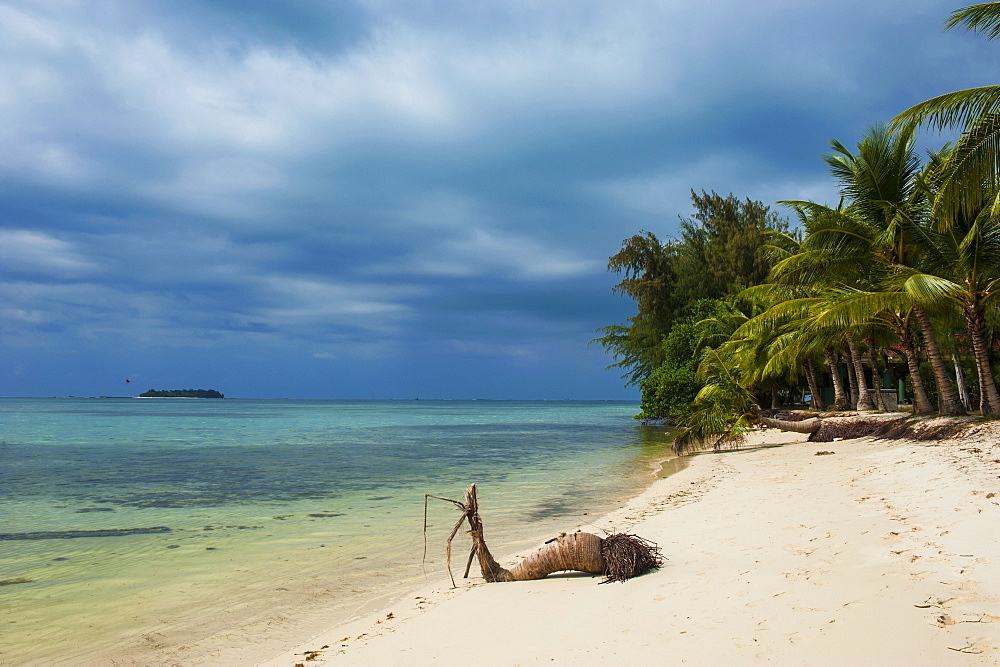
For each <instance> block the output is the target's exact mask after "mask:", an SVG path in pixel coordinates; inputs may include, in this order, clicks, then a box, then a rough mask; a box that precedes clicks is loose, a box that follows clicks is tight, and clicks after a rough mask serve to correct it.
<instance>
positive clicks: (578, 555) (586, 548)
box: [424, 484, 663, 586]
mask: <svg viewBox="0 0 1000 667" xmlns="http://www.w3.org/2000/svg"><path fill="white" fill-rule="evenodd" d="M429 498H436V499H438V500H444V501H447V502H450V503H453V504H454V505H455V506H456V507H458V509H460V510H461V511H462V516H461V518H460V519H459V520H458V522H457V523H456V524H455V526H454V528H452V529H451V534H450V535H449V536H448V542H447V548H446V556H447V566H448V575H449V576H450V577H451V584H452V586H454V585H455V577H454V575H453V574H452V572H451V543H452V540H454V539H455V535H457V534H458V531H459V530H460V529H461V527H462V524H464V523H465V522H468V524H469V531H468V532H469V536H470V537H471V538H472V551H471V552H470V553H469V560H468V563H467V564H466V567H465V576H466V577H468V576H469V570H470V568H471V567H472V562H473V560H477V559H478V561H479V569H480V571H481V572H482V575H483V579H485V580H486V581H487V582H496V581H529V580H533V579H542V578H544V577H546V576H547V575H549V574H551V573H553V572H561V571H564V570H572V571H577V572H588V573H590V574H603V575H604V577H605V578H604V581H602V582H601V583H607V582H610V581H625V580H627V579H631V578H632V577H637V576H639V575H640V574H645V573H646V572H648V571H649V570H651V569H654V568H658V567H660V565H661V564H662V562H663V559H662V557H661V556H660V549H659V547H657V546H656V545H655V544H654V543H652V542H650V541H648V540H645V539H643V538H641V537H638V536H636V535H627V534H623V533H617V534H613V535H608V536H607V537H603V538H602V537H600V536H598V535H594V534H593V533H584V532H579V531H578V532H575V533H560V534H559V535H558V536H556V537H553V538H552V539H551V540H548V541H547V542H545V544H543V545H542V546H541V547H539V548H538V550H537V551H535V552H534V553H533V554H531V555H530V556H528V557H527V558H525V559H523V560H522V561H521V562H520V563H518V564H517V565H515V566H514V567H513V568H512V569H510V570H508V569H506V568H504V567H502V566H501V565H500V564H499V563H497V561H496V559H494V558H493V555H492V554H491V553H490V550H489V547H488V546H486V538H485V537H484V535H483V522H482V519H480V518H479V500H478V499H477V497H476V485H475V484H473V485H472V486H470V487H469V488H468V489H467V490H466V492H465V499H464V500H463V501H461V502H459V501H457V500H452V499H451V498H442V497H441V496H433V495H430V494H426V495H425V496H424V540H425V542H424V544H425V551H426V534H427V499H429Z"/></svg>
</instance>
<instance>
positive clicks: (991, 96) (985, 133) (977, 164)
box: [892, 2, 1000, 215]
mask: <svg viewBox="0 0 1000 667" xmlns="http://www.w3.org/2000/svg"><path fill="white" fill-rule="evenodd" d="M962 27H964V28H965V29H966V31H974V32H979V33H980V34H982V35H984V36H985V37H986V38H987V39H989V40H997V39H1000V2H986V3H981V4H976V5H970V6H968V7H963V8H962V9H958V10H956V11H954V12H952V14H951V17H950V18H949V19H948V20H947V21H946V22H945V30H950V29H952V28H962ZM892 122H893V125H894V126H895V127H906V128H913V127H915V126H918V125H926V126H929V127H931V128H933V129H938V130H944V129H958V130H960V131H961V132H962V134H961V138H960V139H959V141H958V143H957V145H956V150H955V151H954V152H953V153H952V154H951V155H950V156H949V161H948V164H947V169H946V173H947V175H946V177H945V178H944V180H943V181H942V184H941V188H940V191H939V193H938V197H937V198H936V199H935V202H934V208H935V210H937V209H941V208H944V209H946V210H947V211H948V213H949V214H950V215H954V214H955V213H956V212H957V211H958V210H961V209H965V208H966V207H967V206H970V205H971V206H973V207H978V205H979V203H980V202H981V201H982V199H983V193H984V192H989V193H991V194H992V195H993V196H992V197H991V199H990V207H991V208H992V209H993V211H994V213H1000V189H998V188H997V185H998V184H1000V170H998V164H1000V86H998V85H990V86H981V87H978V88H969V89H966V90H958V91H955V92H951V93H946V94H944V95H939V96H937V97H933V98H931V99H929V100H927V101H925V102H921V103H920V104H917V105H915V106H913V107H911V108H909V109H907V110H906V111H904V112H903V113H901V114H899V115H898V116H896V117H895V118H894V119H893V121H892Z"/></svg>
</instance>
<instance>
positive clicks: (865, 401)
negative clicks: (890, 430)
mask: <svg viewBox="0 0 1000 667" xmlns="http://www.w3.org/2000/svg"><path fill="white" fill-rule="evenodd" d="M847 347H848V349H849V350H850V351H851V365H852V366H853V368H854V374H855V377H856V378H857V381H858V405H857V409H858V410H874V409H875V405H874V404H873V403H872V397H871V394H870V393H868V382H867V381H866V380H865V366H864V362H863V361H861V352H860V351H859V350H858V344H857V342H855V340H854V339H853V338H848V339H847Z"/></svg>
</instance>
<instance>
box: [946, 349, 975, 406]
mask: <svg viewBox="0 0 1000 667" xmlns="http://www.w3.org/2000/svg"><path fill="white" fill-rule="evenodd" d="M951 363H952V364H953V365H954V366H955V384H956V385H958V398H959V400H961V401H962V405H964V406H965V409H966V410H969V409H970V408H971V407H972V397H971V396H969V387H968V386H967V385H966V384H965V373H964V372H963V371H962V364H960V363H959V361H958V355H957V354H955V353H952V355H951Z"/></svg>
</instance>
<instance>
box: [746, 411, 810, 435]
mask: <svg viewBox="0 0 1000 667" xmlns="http://www.w3.org/2000/svg"><path fill="white" fill-rule="evenodd" d="M758 419H760V423H761V424H763V425H764V426H770V427H771V428H777V429H781V430H782V431H791V432H793V433H815V432H816V431H818V430H819V426H820V423H821V420H820V419H819V418H818V417H812V418H811V419H803V420H802V421H797V422H793V421H787V420H785V419H772V418H771V417H765V416H763V415H761V416H760V417H758Z"/></svg>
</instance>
